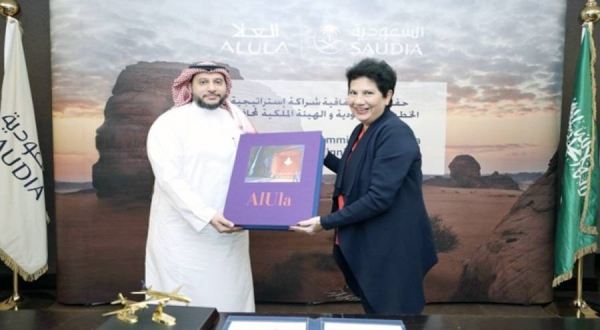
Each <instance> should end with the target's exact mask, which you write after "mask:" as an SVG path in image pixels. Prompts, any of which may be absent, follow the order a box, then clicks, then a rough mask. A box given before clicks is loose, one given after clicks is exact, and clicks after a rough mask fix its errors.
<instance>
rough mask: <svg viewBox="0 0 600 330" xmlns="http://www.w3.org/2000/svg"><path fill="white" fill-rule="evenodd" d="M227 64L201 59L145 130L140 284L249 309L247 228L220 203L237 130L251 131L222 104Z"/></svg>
mask: <svg viewBox="0 0 600 330" xmlns="http://www.w3.org/2000/svg"><path fill="white" fill-rule="evenodd" d="M231 85H232V84H231V78H230V76H229V72H228V71H227V69H226V68H225V67H222V66H219V65H217V64H215V63H213V62H200V63H197V64H194V65H192V66H190V67H189V68H187V69H185V70H183V71H182V73H181V75H180V76H179V77H178V78H177V79H175V82H174V84H173V99H174V101H175V106H174V107H173V108H172V109H170V110H168V111H167V112H165V113H164V114H162V115H161V116H160V117H159V118H158V119H157V120H156V121H155V122H154V124H153V125H152V127H151V128H150V132H149V133H148V144H147V150H148V158H149V159H150V163H151V165H152V171H153V172H154V176H155V184H154V194H153V196H152V206H151V209H150V224H149V229H148V240H147V245H146V285H148V286H152V289H153V290H159V291H165V292H170V291H172V290H174V289H175V288H177V287H178V286H180V285H181V286H182V287H181V291H180V292H179V293H180V294H182V295H185V296H188V297H189V298H191V300H192V303H191V305H194V306H205V307H216V308H217V309H218V310H219V311H222V312H254V289H253V286H252V272H251V269H250V254H249V238H248V232H247V231H242V230H241V228H239V227H235V225H234V224H233V223H232V222H231V221H229V220H227V219H225V217H224V216H223V208H224V206H225V199H226V195H227V190H228V188H229V180H230V177H231V172H232V169H233V163H234V159H235V153H236V149H237V144H238V141H239V137H240V134H243V133H256V130H255V129H254V127H253V126H252V124H251V123H250V122H249V121H248V119H247V118H246V116H245V115H244V114H243V112H242V111H241V110H239V109H238V108H237V107H235V106H234V105H233V104H231V103H230V102H228V101H227V97H228V96H229V94H230V92H231Z"/></svg>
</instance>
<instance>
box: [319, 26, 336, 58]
mask: <svg viewBox="0 0 600 330" xmlns="http://www.w3.org/2000/svg"><path fill="white" fill-rule="evenodd" d="M339 34H340V29H338V27H337V26H335V25H325V26H323V27H321V29H319V35H318V36H317V37H314V38H313V44H314V46H315V48H316V49H317V50H318V51H319V52H321V53H323V54H328V55H332V54H337V53H339V52H340V51H341V50H342V47H343V44H342V41H341V40H339V39H338V35H339Z"/></svg>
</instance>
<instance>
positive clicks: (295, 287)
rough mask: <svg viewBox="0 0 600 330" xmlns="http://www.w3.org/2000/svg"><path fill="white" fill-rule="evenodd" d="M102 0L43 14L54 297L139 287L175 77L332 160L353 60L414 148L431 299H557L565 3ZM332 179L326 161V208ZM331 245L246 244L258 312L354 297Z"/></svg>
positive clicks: (323, 238)
mask: <svg viewBox="0 0 600 330" xmlns="http://www.w3.org/2000/svg"><path fill="white" fill-rule="evenodd" d="M110 2H111V1H109V3H110ZM114 4H115V5H110V4H107V1H98V0H90V1H85V2H83V1H79V2H75V3H74V2H72V1H67V0H54V1H52V2H51V27H52V30H51V36H52V45H53V49H52V69H53V73H52V74H53V119H54V124H53V125H54V141H55V145H54V151H55V155H54V156H55V158H54V159H55V180H56V181H55V190H56V208H57V232H58V233H57V234H58V237H59V238H58V243H57V244H58V246H57V249H58V268H59V269H60V272H59V273H58V274H57V275H58V300H59V301H60V302H63V303H90V302H105V301H109V300H112V299H114V295H115V294H116V293H118V292H121V291H128V290H135V289H138V288H139V286H140V280H141V279H143V278H144V253H145V241H146V233H147V226H148V213H149V207H150V198H151V194H152V185H153V181H154V178H153V176H152V171H151V168H150V164H149V162H148V159H147V156H146V149H145V148H146V137H147V133H148V129H149V127H150V125H151V124H152V123H153V121H154V120H155V119H156V118H157V117H158V116H159V115H160V114H162V113H163V112H165V111H166V110H167V109H169V108H170V107H171V106H172V105H173V102H172V100H171V84H172V82H173V79H174V78H175V77H176V76H177V75H178V74H179V72H180V71H181V69H183V68H185V67H186V66H187V65H189V63H193V62H198V61H201V60H211V61H216V62H219V63H221V64H222V65H225V66H227V67H228V68H229V70H230V73H231V76H232V79H234V80H233V91H232V92H233V93H232V96H231V99H230V100H231V102H232V103H233V104H236V105H237V106H239V107H240V108H241V109H242V110H243V111H244V112H245V113H246V114H247V115H248V116H249V118H250V120H251V121H252V123H253V124H254V126H255V127H256V128H257V130H258V131H259V132H263V133H264V132H291V131H314V130H319V131H322V132H323V136H324V138H325V142H326V147H327V148H329V149H330V150H331V151H332V152H334V153H336V154H338V155H341V152H342V150H343V147H344V146H345V145H346V142H347V139H348V137H349V134H350V132H351V131H352V129H353V128H354V127H355V126H356V125H357V124H358V121H357V120H356V119H354V118H353V116H352V113H351V111H350V110H349V108H348V105H347V100H346V94H347V86H348V85H347V81H346V80H345V70H346V68H348V67H349V66H351V65H353V64H354V63H356V62H358V61H359V60H361V59H363V58H365V57H375V58H378V59H382V60H385V61H386V62H388V63H389V64H390V65H391V66H392V67H393V68H394V69H395V70H396V71H397V73H398V78H399V79H398V83H397V86H396V90H395V94H394V96H393V106H392V110H393V111H394V113H396V115H397V116H398V117H400V118H401V119H402V120H403V121H405V122H406V123H407V124H408V125H410V127H411V128H412V129H413V130H414V132H415V134H416V136H417V138H418V140H419V144H420V147H421V151H422V154H423V174H424V178H425V180H424V183H423V189H424V195H425V202H426V206H427V210H428V212H429V215H430V220H431V223H432V225H433V228H434V235H435V240H436V246H437V250H438V255H439V259H440V261H439V263H438V264H437V265H436V266H435V267H434V268H433V269H432V271H431V272H430V273H429V274H428V275H427V277H426V279H425V284H426V295H427V301H428V302H448V301H462V302H465V301H482V302H507V303H519V304H522V303H546V302H550V301H552V286H551V284H552V277H553V252H552V251H553V228H554V218H555V211H554V209H555V205H554V203H555V189H556V188H555V176H556V173H555V172H556V164H555V163H556V162H555V161H553V156H554V154H555V151H556V149H557V145H558V138H559V132H558V131H559V130H558V127H559V118H560V112H561V110H560V108H561V87H562V62H563V44H564V40H563V36H564V34H565V30H564V17H565V12H566V6H567V4H566V2H565V1H562V0H548V1H544V2H543V6H541V4H542V3H541V2H539V1H530V0H514V1H510V2H509V3H505V4H503V6H502V8H499V7H497V6H490V5H489V3H488V2H485V1H477V0H471V1H458V2H456V1H455V2H452V3H448V2H447V1H442V0H425V1H405V2H403V3H402V4H398V3H397V2H395V1H392V0H382V1H378V2H375V3H373V2H369V1H362V2H354V3H352V4H349V3H347V2H345V1H341V0H334V1H327V2H324V3H315V2H312V1H306V0H290V1H288V2H285V3H278V4H276V5H273V6H269V5H265V3H264V1H257V0H247V1H243V2H240V1H233V0H223V1H219V2H213V3H209V2H198V1H192V0H185V1H184V0H179V1H169V2H160V1H152V2H148V1H141V0H131V1H127V2H119V3H118V4H117V2H115V3H114ZM540 6H541V8H542V10H540ZM232 8H235V10H232ZM84 17H85V19H82V18H84ZM333 179H334V176H333V174H332V173H331V172H329V171H328V170H325V169H324V170H323V180H322V182H323V183H322V187H321V199H320V206H319V213H320V214H323V215H324V214H327V213H328V212H329V211H330V208H331V193H332V190H333V187H332V184H333ZM332 237H333V232H332V231H326V232H322V233H320V234H318V235H315V236H306V235H301V234H298V233H291V232H260V231H257V232H251V258H252V268H253V273H254V281H255V283H254V284H255V292H256V299H257V301H259V302H325V301H346V300H356V297H354V296H353V295H352V294H351V293H349V292H348V291H347V290H346V288H345V283H344V280H343V277H342V275H341V273H340V272H339V270H338V269H337V267H336V265H335V263H334V261H333V258H332V255H331V250H332V246H333V241H332ZM148 284H149V285H150V284H151V283H148Z"/></svg>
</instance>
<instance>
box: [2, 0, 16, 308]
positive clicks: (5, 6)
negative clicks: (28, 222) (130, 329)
mask: <svg viewBox="0 0 600 330" xmlns="http://www.w3.org/2000/svg"><path fill="white" fill-rule="evenodd" d="M20 9H21V8H20V7H19V4H18V3H17V2H16V1H15V0H0V14H1V15H2V16H4V17H8V16H10V17H14V16H15V15H17V14H18V13H19V11H20ZM19 300H21V296H20V295H19V275H18V274H17V272H16V271H13V294H12V296H10V297H9V298H8V299H6V300H5V301H3V302H2V303H0V310H10V309H14V310H18V309H19V308H18V307H17V301H19Z"/></svg>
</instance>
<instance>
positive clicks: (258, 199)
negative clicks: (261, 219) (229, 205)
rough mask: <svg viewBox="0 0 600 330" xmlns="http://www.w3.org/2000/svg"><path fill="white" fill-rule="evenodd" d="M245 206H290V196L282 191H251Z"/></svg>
mask: <svg viewBox="0 0 600 330" xmlns="http://www.w3.org/2000/svg"><path fill="white" fill-rule="evenodd" d="M246 206H267V207H270V206H292V198H291V197H288V196H286V195H285V194H284V193H283V192H260V193H257V192H253V193H252V195H250V198H248V201H247V202H246Z"/></svg>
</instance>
